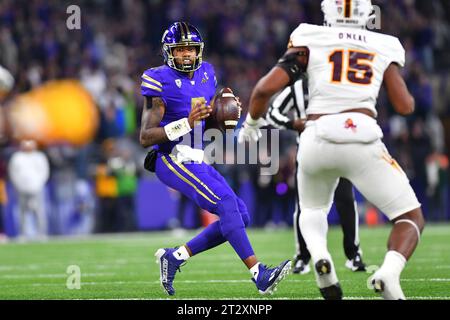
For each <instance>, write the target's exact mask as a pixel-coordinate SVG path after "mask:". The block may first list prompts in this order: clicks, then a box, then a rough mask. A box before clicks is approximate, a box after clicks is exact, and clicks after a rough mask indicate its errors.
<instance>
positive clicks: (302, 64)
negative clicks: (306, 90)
mask: <svg viewBox="0 0 450 320" xmlns="http://www.w3.org/2000/svg"><path fill="white" fill-rule="evenodd" d="M308 54H309V51H308V48H305V47H298V48H289V49H288V50H287V51H286V53H285V54H284V56H283V57H282V58H281V59H280V60H279V61H278V63H277V65H276V66H275V67H273V68H272V69H271V70H270V71H269V73H267V74H266V75H265V76H264V77H262V78H261V79H260V80H259V81H258V83H257V84H256V86H255V88H254V89H253V91H252V94H251V96H250V105H249V114H250V116H251V117H252V118H253V119H259V118H261V117H262V116H263V114H264V113H265V111H266V110H267V102H268V101H269V99H270V97H272V96H273V95H274V94H275V93H277V92H278V91H280V90H281V89H283V88H284V87H286V86H287V85H289V84H290V83H293V82H295V80H296V79H297V78H298V77H299V76H300V74H301V73H302V72H304V70H306V66H307V64H308Z"/></svg>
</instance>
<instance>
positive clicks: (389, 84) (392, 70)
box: [383, 63, 415, 115]
mask: <svg viewBox="0 0 450 320" xmlns="http://www.w3.org/2000/svg"><path fill="white" fill-rule="evenodd" d="M383 81H384V84H385V86H386V89H387V92H388V96H389V100H390V101H391V103H392V104H393V106H394V109H395V111H396V112H398V113H400V114H401V115H408V114H411V113H413V112H414V108H415V101H414V98H413V96H412V95H411V94H410V93H409V91H408V88H407V86H406V83H405V80H403V77H402V76H401V74H400V69H399V67H398V65H397V64H395V63H391V65H390V66H389V67H388V68H387V69H386V71H385V72H384V79H383Z"/></svg>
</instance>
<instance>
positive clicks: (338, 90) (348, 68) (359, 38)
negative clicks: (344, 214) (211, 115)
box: [239, 0, 425, 300]
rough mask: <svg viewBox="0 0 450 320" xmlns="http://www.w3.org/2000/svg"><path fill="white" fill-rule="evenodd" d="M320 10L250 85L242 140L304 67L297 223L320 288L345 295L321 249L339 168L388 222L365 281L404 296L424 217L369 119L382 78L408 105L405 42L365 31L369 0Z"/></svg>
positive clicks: (254, 132)
mask: <svg viewBox="0 0 450 320" xmlns="http://www.w3.org/2000/svg"><path fill="white" fill-rule="evenodd" d="M322 11H323V13H324V20H325V23H324V24H325V26H314V25H309V24H300V25H299V26H298V27H297V29H295V30H294V32H293V33H292V34H291V38H290V41H289V45H288V50H287V51H286V53H285V55H284V56H283V58H281V59H280V60H279V62H278V64H277V65H276V66H275V67H274V68H272V69H271V70H270V71H269V73H268V74H267V75H265V76H264V77H263V78H262V79H260V80H259V82H258V83H257V85H256V87H255V88H254V89H253V92H252V95H251V99H250V106H249V114H248V115H247V118H246V121H245V122H244V125H243V129H241V131H240V133H239V135H240V136H239V141H243V140H252V139H253V138H254V137H258V136H260V135H261V134H260V130H259V128H260V127H261V126H262V125H263V124H264V123H265V121H264V120H263V119H262V116H263V114H264V112H265V110H266V107H267V102H268V100H269V98H270V97H271V96H272V95H273V94H275V93H276V92H278V91H279V90H280V89H282V88H284V87H285V86H287V85H289V84H292V83H293V82H294V81H295V79H296V78H298V77H299V75H300V74H301V73H302V72H306V73H307V75H308V79H309V98H310V101H309V107H308V110H307V111H306V115H307V122H306V129H305V131H304V132H303V133H302V135H301V137H300V145H301V150H300V157H301V159H302V161H301V162H300V168H299V169H300V179H301V183H300V209H301V212H302V214H301V217H300V227H301V231H302V233H303V236H304V238H305V241H306V244H307V246H308V249H309V251H310V252H311V256H312V260H313V263H314V265H315V270H314V271H315V274H316V280H317V284H318V286H319V289H320V292H321V293H322V296H323V297H324V298H325V299H341V298H342V296H343V294H342V289H341V287H340V285H339V281H338V278H337V275H336V271H335V268H334V264H333V260H332V258H331V255H330V253H329V252H328V249H327V230H328V224H327V214H328V212H329V209H330V206H331V203H332V199H333V192H334V190H335V188H336V185H337V182H338V180H339V178H340V177H344V178H347V179H348V180H350V181H351V182H352V183H353V185H354V186H355V187H356V188H357V189H358V190H359V191H360V192H361V193H362V194H363V195H364V196H365V198H366V199H368V200H369V201H370V202H372V203H373V204H374V205H376V206H377V207H378V208H379V209H380V210H381V211H382V212H383V213H384V214H386V216H387V217H388V218H389V219H390V221H391V222H392V223H393V228H392V231H391V234H390V236H389V240H388V244H387V247H388V248H387V249H388V251H387V253H386V255H385V258H384V262H383V264H382V265H381V267H380V268H379V269H378V270H377V271H376V272H375V273H374V274H373V275H372V276H371V278H370V283H371V285H372V286H373V288H374V289H375V291H376V292H380V293H381V294H382V296H383V297H384V298H385V299H394V300H398V299H405V295H404V294H403V291H402V288H401V286H400V274H401V272H402V270H403V269H404V267H405V264H406V262H407V261H408V259H409V258H410V257H411V255H412V254H413V252H414V250H415V248H416V246H417V244H418V242H419V239H420V236H421V233H422V230H423V228H424V225H425V221H424V218H423V215H422V210H421V205H420V203H419V202H418V201H417V197H416V195H415V194H414V191H413V190H412V188H411V186H410V184H409V181H408V178H407V177H406V175H405V173H404V172H403V170H402V169H401V168H400V166H399V165H398V164H397V162H396V161H395V160H394V159H392V157H391V156H390V155H389V153H388V151H387V149H386V147H385V145H384V144H383V142H382V141H381V138H382V135H383V134H382V131H381V129H380V127H379V126H378V125H377V122H376V120H375V119H376V117H377V110H376V109H375V104H376V99H377V97H378V93H379V90H380V87H381V84H382V83H384V85H385V87H386V89H387V93H388V96H389V99H390V101H391V102H392V104H393V106H394V109H395V110H396V111H397V112H398V113H399V114H402V115H408V114H411V113H412V112H413V111H414V107H415V102H414V98H413V97H412V96H411V94H410V93H409V91H408V89H407V87H406V84H405V82H404V80H403V78H402V76H401V74H400V68H399V67H402V66H403V65H404V63H405V51H404V49H403V47H402V45H401V44H400V41H399V40H398V39H397V38H395V37H392V36H388V35H383V34H380V33H375V32H371V31H368V30H366V25H367V22H368V21H369V20H370V19H371V18H372V16H371V14H372V12H373V7H372V4H371V1H370V0H323V1H322Z"/></svg>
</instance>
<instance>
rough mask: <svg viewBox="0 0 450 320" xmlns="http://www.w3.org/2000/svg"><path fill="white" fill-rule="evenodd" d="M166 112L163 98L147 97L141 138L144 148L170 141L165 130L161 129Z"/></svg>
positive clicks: (143, 112)
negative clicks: (160, 125)
mask: <svg viewBox="0 0 450 320" xmlns="http://www.w3.org/2000/svg"><path fill="white" fill-rule="evenodd" d="M165 110H166V106H165V104H164V101H163V100H162V99H161V98H156V97H153V98H148V97H145V100H144V110H143V111H142V119H141V132H140V137H139V140H140V143H141V146H143V147H144V148H147V147H150V146H153V145H155V144H159V143H164V142H167V141H169V138H168V137H167V134H166V132H165V130H164V128H162V127H159V124H160V123H161V120H162V118H163V116H164V112H165Z"/></svg>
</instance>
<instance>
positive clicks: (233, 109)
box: [140, 22, 291, 295]
mask: <svg viewBox="0 0 450 320" xmlns="http://www.w3.org/2000/svg"><path fill="white" fill-rule="evenodd" d="M203 46H204V43H203V39H202V37H201V35H200V32H199V31H198V30H197V28H195V27H194V26H192V25H191V24H188V23H186V22H175V23H173V24H172V25H171V26H170V27H169V28H168V29H167V30H166V31H165V32H164V34H163V37H162V50H163V56H164V65H162V66H160V67H156V68H152V69H148V70H146V71H145V72H144V73H143V75H142V84H141V93H142V95H143V96H144V97H145V103H144V110H143V113H142V123H141V132H140V142H141V145H142V146H143V147H150V146H153V149H152V151H151V152H150V153H149V155H148V156H147V159H146V163H145V166H146V168H148V169H149V170H151V171H154V172H155V173H156V176H157V177H158V178H159V179H160V180H161V181H162V182H163V183H164V184H165V185H167V186H169V187H170V188H172V189H175V190H178V191H179V192H181V193H183V194H184V195H186V196H187V197H188V198H190V199H191V200H193V201H194V202H195V203H196V204H197V205H198V206H199V207H201V208H203V209H205V210H207V211H209V212H211V213H213V214H216V215H217V216H218V217H219V220H217V221H216V222H214V223H212V224H210V225H208V226H207V227H206V228H205V229H204V230H203V231H202V232H201V233H200V234H198V235H197V236H196V237H194V238H193V239H192V240H190V241H189V242H187V243H186V244H184V245H181V246H180V247H176V248H161V249H159V250H157V252H156V253H155V256H156V258H157V262H158V263H160V282H161V285H162V287H163V289H164V291H165V292H166V293H167V294H169V295H173V294H175V289H174V288H173V281H174V278H175V274H176V272H177V270H179V268H180V266H181V265H182V264H184V263H185V262H186V261H187V260H188V259H189V258H190V257H192V256H193V255H196V254H198V253H200V252H203V251H206V250H208V249H211V248H214V247H216V246H218V245H220V244H222V243H225V242H229V243H230V245H231V246H232V247H233V249H234V250H235V251H236V253H237V255H238V256H239V257H240V258H241V260H242V261H243V262H244V264H245V265H246V266H247V268H248V269H249V270H250V273H251V275H252V280H253V281H254V282H255V284H256V287H257V289H258V291H259V292H260V293H261V294H268V293H272V292H273V291H274V290H275V287H276V286H277V284H278V283H279V282H280V281H281V280H282V279H283V278H284V276H285V275H286V273H287V272H288V271H289V269H290V265H291V262H290V261H289V260H286V261H283V262H282V263H281V264H280V265H278V266H276V267H274V268H269V267H266V266H265V265H263V264H262V263H260V262H259V261H258V259H257V258H256V256H255V253H254V252H253V248H252V246H251V244H250V241H249V239H248V237H247V233H246V229H245V228H246V226H247V225H248V223H249V221H250V216H249V213H248V210H247V207H246V205H245V204H244V202H243V201H242V200H241V199H240V198H239V197H238V196H237V195H236V194H235V193H234V191H233V190H232V189H231V188H230V186H229V185H228V184H227V182H226V181H225V179H224V178H223V177H222V176H221V175H220V174H219V172H217V171H216V170H215V169H214V168H213V167H212V166H210V165H208V164H206V163H205V162H203V141H202V135H203V131H204V129H205V119H207V118H209V117H210V115H211V114H212V113H213V108H212V107H211V106H210V104H211V102H212V100H213V99H214V97H215V95H216V87H217V81H216V76H215V72H214V68H213V66H212V65H211V64H209V63H208V62H206V61H203V56H202V54H203ZM214 109H215V110H214V114H215V122H216V123H217V124H218V126H219V127H221V128H225V129H226V128H234V126H235V125H236V123H237V120H238V119H239V116H240V102H239V99H238V98H236V97H235V96H234V94H233V93H232V91H231V90H230V89H224V90H222V91H221V92H220V93H219V94H218V95H217V98H216V99H214ZM225 121H227V122H225ZM228 121H232V122H228ZM233 121H234V122H233ZM199 136H200V139H199V138H198V137H199ZM183 138H187V140H188V141H189V143H187V144H186V143H184V144H181V142H182V139H183Z"/></svg>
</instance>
